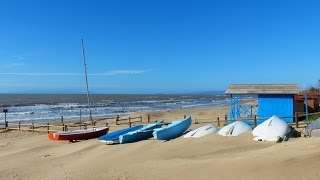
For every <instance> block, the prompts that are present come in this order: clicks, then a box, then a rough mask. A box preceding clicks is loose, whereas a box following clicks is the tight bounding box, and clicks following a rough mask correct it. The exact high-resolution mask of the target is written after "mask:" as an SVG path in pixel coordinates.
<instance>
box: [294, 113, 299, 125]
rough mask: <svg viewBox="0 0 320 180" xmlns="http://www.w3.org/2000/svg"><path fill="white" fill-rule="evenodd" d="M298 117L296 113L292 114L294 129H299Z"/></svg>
mask: <svg viewBox="0 0 320 180" xmlns="http://www.w3.org/2000/svg"><path fill="white" fill-rule="evenodd" d="M298 115H299V114H298V112H296V113H295V114H294V120H295V121H296V128H299V122H298V120H299V119H298Z"/></svg>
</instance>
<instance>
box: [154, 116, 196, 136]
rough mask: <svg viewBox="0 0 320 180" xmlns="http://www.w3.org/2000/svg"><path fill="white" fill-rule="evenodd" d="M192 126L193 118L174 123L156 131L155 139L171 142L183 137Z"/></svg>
mask: <svg viewBox="0 0 320 180" xmlns="http://www.w3.org/2000/svg"><path fill="white" fill-rule="evenodd" d="M190 125H191V117H190V116H189V117H187V118H186V119H182V120H178V121H173V122H172V123H170V124H169V125H167V126H165V127H162V128H158V129H154V130H153V137H154V138H155V139H158V140H170V139H174V138H177V137H179V136H181V135H182V134H183V133H184V132H185V131H186V130H187V129H188V128H189V127H190Z"/></svg>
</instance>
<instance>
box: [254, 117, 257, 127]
mask: <svg viewBox="0 0 320 180" xmlns="http://www.w3.org/2000/svg"><path fill="white" fill-rule="evenodd" d="M254 127H257V115H254Z"/></svg>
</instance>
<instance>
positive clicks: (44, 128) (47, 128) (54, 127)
mask: <svg viewBox="0 0 320 180" xmlns="http://www.w3.org/2000/svg"><path fill="white" fill-rule="evenodd" d="M311 115H320V112H317V113H310V114H308V116H311ZM302 117H306V114H305V113H298V112H297V113H295V115H294V116H282V117H280V118H294V120H295V121H294V122H293V123H289V124H290V125H292V126H295V127H296V128H300V127H301V125H306V124H307V122H305V121H300V122H299V118H302ZM184 118H186V115H184ZM266 119H267V118H257V116H254V118H244V119H228V118H227V115H224V118H221V116H219V117H212V118H199V117H193V123H194V124H202V123H215V125H217V126H219V127H220V126H225V125H226V124H228V123H229V122H235V121H241V120H246V121H247V120H249V121H253V125H254V127H256V126H257V121H259V120H266ZM101 120H105V121H107V122H106V123H105V124H101V123H100V124H99V126H104V125H105V126H108V121H109V120H115V124H116V125H123V124H127V125H129V126H130V127H131V126H132V124H134V123H143V122H145V123H149V122H152V120H151V116H150V114H148V115H146V120H145V121H143V116H142V115H141V116H137V117H126V118H120V116H116V117H110V118H102V119H98V120H94V121H91V122H87V123H73V124H72V123H68V124H65V123H64V121H63V117H61V123H59V124H57V123H53V124H49V123H46V124H38V123H31V124H22V123H21V122H18V123H11V122H8V121H6V122H5V123H4V124H0V127H1V126H3V128H2V129H10V130H19V131H23V130H25V131H31V132H48V133H49V132H55V131H67V130H68V129H69V130H71V129H72V130H73V129H82V128H84V129H86V128H87V127H88V126H91V127H96V126H97V123H99V122H100V121H101ZM156 120H159V119H154V121H156Z"/></svg>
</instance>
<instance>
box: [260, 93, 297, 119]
mask: <svg viewBox="0 0 320 180" xmlns="http://www.w3.org/2000/svg"><path fill="white" fill-rule="evenodd" d="M293 103H294V102H293V95H290V94H259V96H258V116H259V118H269V117H271V116H273V115H277V116H279V117H281V116H282V117H283V116H293V115H294V105H293ZM282 119H283V120H284V121H286V122H293V121H294V118H282Z"/></svg>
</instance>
